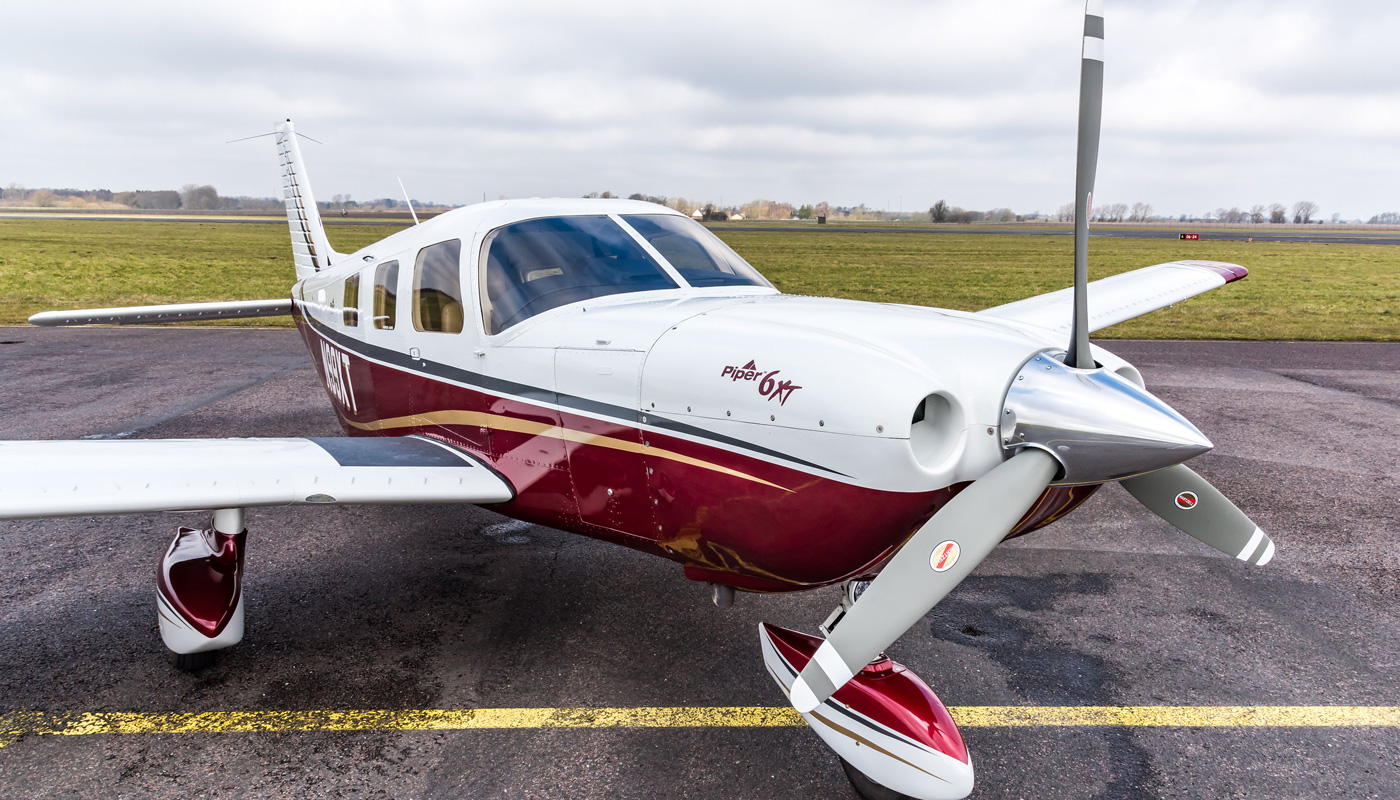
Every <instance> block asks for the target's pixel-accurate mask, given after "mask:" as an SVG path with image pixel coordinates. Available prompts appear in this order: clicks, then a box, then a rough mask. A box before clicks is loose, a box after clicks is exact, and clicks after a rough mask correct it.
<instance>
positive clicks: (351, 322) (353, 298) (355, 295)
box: [340, 272, 360, 328]
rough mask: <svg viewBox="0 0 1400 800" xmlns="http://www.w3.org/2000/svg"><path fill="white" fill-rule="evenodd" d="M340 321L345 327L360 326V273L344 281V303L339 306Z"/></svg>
mask: <svg viewBox="0 0 1400 800" xmlns="http://www.w3.org/2000/svg"><path fill="white" fill-rule="evenodd" d="M340 321H341V323H342V324H344V325H345V326H346V327H349V328H353V327H357V326H358V325H359V324H360V273H358V272H356V273H355V274H354V275H351V276H350V277H348V278H346V279H345V302H344V303H342V304H341V310H340Z"/></svg>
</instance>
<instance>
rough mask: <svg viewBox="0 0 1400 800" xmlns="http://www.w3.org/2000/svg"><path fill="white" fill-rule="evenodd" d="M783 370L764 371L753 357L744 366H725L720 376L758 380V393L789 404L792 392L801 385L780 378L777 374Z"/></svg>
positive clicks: (780, 403)
mask: <svg viewBox="0 0 1400 800" xmlns="http://www.w3.org/2000/svg"><path fill="white" fill-rule="evenodd" d="M781 371H782V370H776V369H775V370H771V371H769V372H764V371H763V370H761V369H759V368H758V365H757V364H755V363H754V361H753V359H749V363H747V364H745V365H744V366H742V367H738V366H731V367H725V368H724V370H723V371H722V372H720V374H719V376H720V377H721V378H728V379H729V380H731V381H736V382H737V381H758V393H759V394H760V395H762V396H763V397H766V398H768V399H769V400H777V401H778V405H780V406H782V405H787V401H788V398H789V397H792V393H793V392H795V391H797V390H798V389H801V388H802V387H801V386H794V385H793V383H792V381H788V380H781V381H780V380H778V378H777V375H778V373H779V372H781Z"/></svg>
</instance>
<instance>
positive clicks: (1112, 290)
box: [977, 261, 1249, 336]
mask: <svg viewBox="0 0 1400 800" xmlns="http://www.w3.org/2000/svg"><path fill="white" fill-rule="evenodd" d="M1248 274H1249V270H1247V269H1245V268H1244V267H1241V266H1240V265H1238V264H1227V263H1225V262H1223V261H1171V262H1168V263H1166V264H1157V265H1156V266H1152V267H1143V268H1142V269H1135V270H1133V271H1131V272H1124V273H1121V274H1119V275H1113V276H1111V277H1108V278H1103V279H1101V280H1097V281H1094V282H1092V283H1090V284H1089V330H1091V331H1097V330H1102V329H1104V328H1107V327H1108V326H1110V325H1117V324H1118V323H1120V322H1126V321H1127V320H1130V319H1132V318H1133V317H1139V316H1142V315H1143V314H1146V313H1147V312H1149V311H1156V310H1157V309H1159V308H1166V307H1167V306H1169V305H1171V304H1173V303H1179V302H1181V301H1182V300H1185V299H1187V298H1190V297H1195V296H1196V295H1198V294H1203V293H1205V292H1208V291H1210V290H1211V289H1219V288H1220V287H1221V286H1224V285H1225V284H1227V283H1230V282H1231V281H1237V280H1239V279H1240V278H1243V277H1245V276H1246V275H1248ZM1073 308H1074V288H1073V287H1070V288H1066V289H1061V290H1059V291H1057V292H1050V293H1048V294H1042V295H1037V296H1035V297H1028V298H1026V299H1025V300H1017V301H1016V302H1014V303H1007V304H1006V305H1002V306H996V307H994V308H988V309H984V310H982V311H979V312H977V313H979V314H986V315H987V316H989V317H999V318H1001V319H1005V320H1009V321H1012V322H1023V323H1026V324H1029V325H1035V326H1038V327H1041V328H1046V329H1048V330H1052V331H1057V332H1061V333H1064V334H1065V335H1066V336H1068V335H1069V329H1070V323H1071V322H1072V321H1073V320H1072V318H1071V314H1070V312H1071V310H1072V309H1073Z"/></svg>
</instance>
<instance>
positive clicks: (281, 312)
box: [29, 297, 292, 328]
mask: <svg viewBox="0 0 1400 800" xmlns="http://www.w3.org/2000/svg"><path fill="white" fill-rule="evenodd" d="M291 313H292V299H291V298H290V297H286V298H282V299H279V300H226V301H221V302H217V303H174V304H170V305H162V306H123V307H120V308H76V309H72V310H70V311H40V312H39V313H38V314H35V315H33V316H31V317H30V318H29V324H30V325H39V326H41V327H44V328H57V327H64V326H69V325H150V324H151V323H154V322H198V321H201V320H211V319H247V318H249V317H285V316H288V315H290V314H291Z"/></svg>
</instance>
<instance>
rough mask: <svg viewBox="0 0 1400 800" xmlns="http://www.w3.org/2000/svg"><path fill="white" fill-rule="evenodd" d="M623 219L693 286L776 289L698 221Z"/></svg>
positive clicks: (649, 216) (656, 217) (651, 216)
mask: <svg viewBox="0 0 1400 800" xmlns="http://www.w3.org/2000/svg"><path fill="white" fill-rule="evenodd" d="M622 219H623V220H625V221H626V222H627V224H628V225H631V226H632V227H633V228H634V229H636V231H637V233H640V234H641V235H642V238H644V239H646V240H647V241H648V242H650V243H651V246H652V247H655V248H656V249H657V251H658V252H659V253H661V255H662V256H663V257H665V259H666V260H667V261H669V262H671V266H673V267H675V268H676V271H677V272H679V273H680V274H681V277H682V278H685V280H686V282H687V283H689V284H690V285H691V286H764V287H767V288H769V289H771V288H773V284H771V283H769V282H768V281H767V280H765V279H764V277H763V276H762V275H760V274H758V270H756V269H754V268H753V267H751V266H749V264H748V262H747V261H745V260H744V259H742V258H740V257H739V254H738V253H736V252H734V251H733V250H730V249H729V245H726V244H725V243H724V242H721V241H720V240H719V237H718V236H715V235H714V234H713V233H710V232H709V231H707V230H705V227H704V226H703V225H701V224H700V223H698V222H696V221H695V220H692V219H686V218H685V217H676V216H672V215H670V214H635V215H628V216H624V217H623V218H622Z"/></svg>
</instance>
